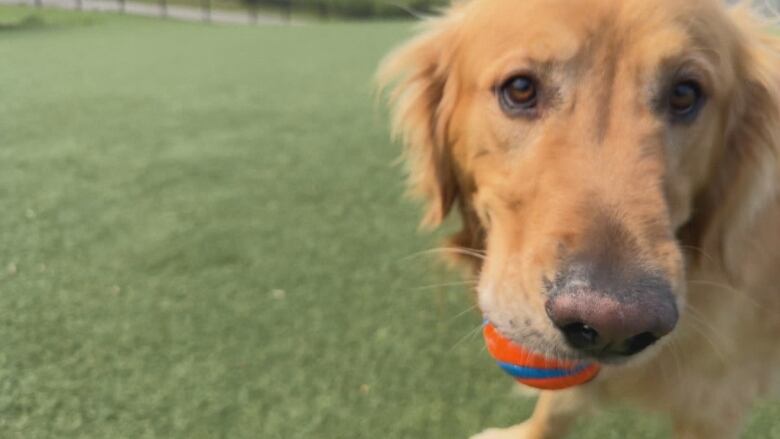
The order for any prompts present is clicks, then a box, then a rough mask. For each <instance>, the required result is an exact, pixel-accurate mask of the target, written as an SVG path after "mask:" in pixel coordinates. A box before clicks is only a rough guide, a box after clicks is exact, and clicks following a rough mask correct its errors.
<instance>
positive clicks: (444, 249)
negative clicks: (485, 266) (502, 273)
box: [400, 247, 486, 261]
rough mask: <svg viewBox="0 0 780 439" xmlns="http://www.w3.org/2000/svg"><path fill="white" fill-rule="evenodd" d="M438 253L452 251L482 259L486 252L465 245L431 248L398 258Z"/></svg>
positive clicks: (411, 257) (402, 259) (405, 259)
mask: <svg viewBox="0 0 780 439" xmlns="http://www.w3.org/2000/svg"><path fill="white" fill-rule="evenodd" d="M439 253H454V254H460V255H464V256H471V257H474V258H477V259H480V260H484V259H485V257H486V254H485V252H484V251H481V250H476V249H471V248H465V247H440V248H432V249H429V250H423V251H420V252H417V253H413V254H411V255H409V256H406V257H403V258H401V259H400V260H401V261H407V260H409V259H414V258H417V257H420V256H428V255H432V254H439Z"/></svg>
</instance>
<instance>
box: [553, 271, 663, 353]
mask: <svg viewBox="0 0 780 439" xmlns="http://www.w3.org/2000/svg"><path fill="white" fill-rule="evenodd" d="M545 308H546V310H547V314H548V316H549V317H550V320H552V322H553V324H554V325H555V326H556V327H557V328H558V329H559V330H560V331H561V332H562V333H563V335H564V338H565V339H566V341H567V342H568V344H569V345H570V346H571V347H573V348H574V349H577V350H579V351H582V352H584V353H586V354H588V355H592V356H594V357H597V358H603V359H608V358H610V357H626V356H630V355H634V354H637V353H639V352H641V351H643V350H644V349H645V348H647V347H649V346H650V345H652V344H654V343H655V342H656V341H658V340H659V339H660V338H661V337H663V336H665V335H667V334H669V333H670V332H671V331H672V330H673V329H674V327H675V326H676V324H677V319H678V313H677V306H676V304H675V301H674V298H673V296H672V295H671V293H669V292H668V291H666V290H663V289H661V290H647V291H631V292H629V293H627V294H614V293H610V292H604V291H599V290H596V289H592V288H587V287H582V286H578V287H574V288H564V289H563V290H561V291H557V292H556V293H555V294H553V295H552V296H551V297H550V298H549V299H548V300H547V303H546V305H545Z"/></svg>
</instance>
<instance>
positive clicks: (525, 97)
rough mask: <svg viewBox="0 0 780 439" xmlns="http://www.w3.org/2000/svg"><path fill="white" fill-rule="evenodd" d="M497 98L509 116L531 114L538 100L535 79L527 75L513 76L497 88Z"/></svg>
mask: <svg viewBox="0 0 780 439" xmlns="http://www.w3.org/2000/svg"><path fill="white" fill-rule="evenodd" d="M498 99H499V103H500V104H501V108H502V109H503V110H504V111H505V112H506V113H507V114H509V115H510V116H518V115H533V114H534V113H533V112H534V110H535V109H536V107H537V104H538V101H539V90H538V86H537V83H536V80H535V79H534V78H532V77H530V76H528V75H518V76H513V77H511V78H509V79H508V80H507V81H505V82H504V83H503V84H502V85H501V87H500V88H499V90H498Z"/></svg>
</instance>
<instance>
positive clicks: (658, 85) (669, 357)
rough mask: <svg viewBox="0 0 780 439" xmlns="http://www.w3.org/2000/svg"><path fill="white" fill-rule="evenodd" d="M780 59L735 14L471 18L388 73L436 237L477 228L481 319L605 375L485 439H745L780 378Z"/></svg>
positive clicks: (533, 3) (656, 2)
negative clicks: (593, 424)
mask: <svg viewBox="0 0 780 439" xmlns="http://www.w3.org/2000/svg"><path fill="white" fill-rule="evenodd" d="M779 47H780V45H779V44H778V40H777V38H776V37H775V36H773V35H772V34H771V32H770V31H768V29H767V26H765V25H764V24H763V23H762V22H761V21H760V20H758V19H756V18H754V16H753V14H752V13H751V12H750V11H749V8H748V6H747V5H739V6H736V7H733V8H729V7H727V6H725V5H724V4H722V3H721V2H720V1H717V0H470V1H464V2H461V3H459V4H456V5H454V6H452V7H451V8H450V9H448V10H447V11H446V13H444V14H443V15H442V16H440V17H438V18H435V19H431V20H429V21H428V22H427V23H426V27H425V30H424V31H423V32H422V33H421V34H420V35H419V36H417V37H416V38H414V39H413V40H411V41H409V42H407V43H406V44H404V45H403V46H401V47H400V48H398V49H397V50H396V51H394V52H393V53H392V54H390V55H389V56H388V58H387V59H386V60H385V61H384V63H383V64H382V66H381V67H380V70H379V73H378V78H379V82H380V85H382V86H383V87H388V86H390V87H392V89H393V91H392V94H391V102H392V107H393V109H394V115H395V117H394V121H395V128H396V130H397V132H398V133H400V134H401V136H402V137H403V140H404V142H405V144H406V155H405V157H406V159H407V162H408V164H409V165H410V166H409V181H410V185H411V187H412V189H413V190H414V191H415V192H416V193H418V194H420V195H421V196H422V197H423V198H424V199H425V200H426V201H427V214H426V215H425V219H424V223H425V224H427V225H429V226H435V225H438V224H440V223H441V222H442V220H443V219H444V218H445V217H446V216H447V214H448V213H449V212H450V211H451V210H452V209H457V210H458V212H459V215H460V218H461V222H462V230H461V231H460V232H459V233H457V234H456V235H455V236H453V237H452V240H451V244H452V247H453V248H455V249H459V250H458V251H459V252H460V253H462V254H466V255H467V256H465V257H464V258H463V259H464V260H465V261H466V262H467V263H468V265H470V266H471V267H472V268H473V269H474V271H475V273H476V274H478V276H479V283H478V286H477V289H476V290H477V291H476V293H477V300H478V303H479V306H480V308H481V311H482V312H483V313H484V315H485V316H486V317H487V318H489V319H490V321H492V322H493V323H494V324H495V326H496V327H497V328H498V329H499V330H500V331H501V332H502V333H503V334H504V335H505V336H507V337H509V338H511V339H514V340H516V341H518V342H520V343H522V344H523V345H525V346H526V347H529V348H532V349H534V350H537V351H539V352H541V353H545V354H547V355H555V356H558V357H561V358H569V359H579V358H589V359H595V360H596V361H598V362H600V363H601V364H602V365H603V366H604V367H603V370H602V372H601V374H600V375H599V376H598V377H597V378H596V380H594V381H592V382H590V383H588V384H586V385H583V386H580V387H577V388H574V389H570V390H565V391H559V392H543V393H542V394H541V395H540V399H539V401H538V403H537V408H536V410H535V412H534V414H533V416H532V417H531V419H529V420H528V421H526V422H525V423H523V424H520V425H518V426H516V427H513V428H509V429H504V430H487V431H485V432H484V433H482V434H479V435H477V436H475V438H479V439H528V438H560V437H564V436H565V435H566V434H567V432H568V431H569V430H570V427H571V426H572V423H573V421H574V420H575V418H576V417H577V416H578V415H580V414H582V413H585V412H587V411H588V409H591V408H593V407H595V406H602V405H608V404H612V403H620V404H632V405H635V406H637V407H641V408H644V409H647V410H653V411H656V412H662V413H665V414H667V415H668V416H669V417H670V419H671V422H672V425H673V429H674V431H675V434H676V437H679V438H697V439H716V438H735V437H738V436H739V433H740V430H741V426H742V424H743V422H744V420H745V417H746V414H747V412H748V411H749V409H750V407H751V404H752V403H753V402H754V401H755V400H756V399H757V398H760V397H762V396H764V395H767V394H768V392H769V390H770V389H771V388H772V387H773V386H774V385H775V384H776V380H777V375H778V374H777V372H778V371H780V196H779V195H778V194H779V193H780V191H778V188H779V187H780V172H779V171H780V169H779V168H780V135H779V134H780V57H779V56H778V53H780V52H779V51H778V48H779ZM575 437H576V436H575Z"/></svg>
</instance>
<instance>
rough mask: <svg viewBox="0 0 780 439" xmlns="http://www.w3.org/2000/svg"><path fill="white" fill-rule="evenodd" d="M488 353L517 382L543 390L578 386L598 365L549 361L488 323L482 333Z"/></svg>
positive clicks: (597, 371) (586, 380) (552, 359)
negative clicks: (508, 337) (506, 336)
mask: <svg viewBox="0 0 780 439" xmlns="http://www.w3.org/2000/svg"><path fill="white" fill-rule="evenodd" d="M482 333H483V335H484V337H485V343H486V344H487V349H488V352H490V355H491V356H493V358H494V359H495V360H496V362H497V363H498V365H499V367H501V369H503V370H504V372H506V373H508V374H509V375H510V376H512V377H513V378H514V379H515V380H517V381H518V382H520V383H522V384H525V385H527V386H530V387H535V388H537V389H542V390H561V389H566V388H569V387H575V386H579V385H581V384H585V383H587V382H588V381H590V380H592V379H593V378H595V377H596V375H598V373H599V370H600V369H601V366H600V365H599V364H598V363H593V362H588V361H571V360H559V359H555V358H548V357H545V356H543V355H539V354H537V353H534V352H531V351H529V350H527V349H525V348H523V347H522V346H520V345H519V344H517V343H514V342H512V341H511V340H509V339H507V338H505V337H504V336H502V335H501V333H499V332H498V330H497V329H496V328H495V327H494V326H493V325H492V324H491V323H489V322H485V325H484V328H483V331H482Z"/></svg>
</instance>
